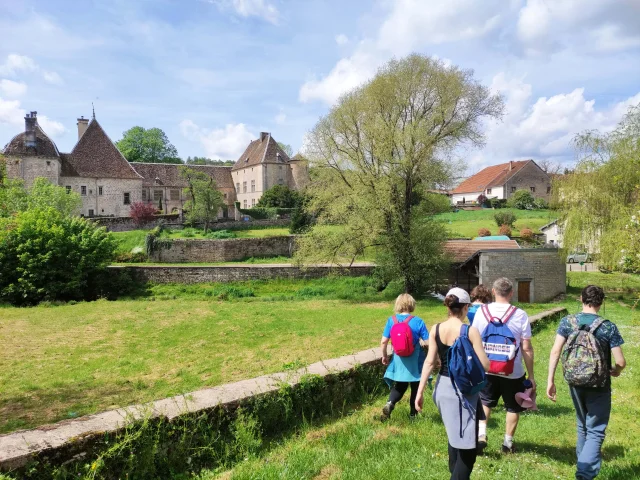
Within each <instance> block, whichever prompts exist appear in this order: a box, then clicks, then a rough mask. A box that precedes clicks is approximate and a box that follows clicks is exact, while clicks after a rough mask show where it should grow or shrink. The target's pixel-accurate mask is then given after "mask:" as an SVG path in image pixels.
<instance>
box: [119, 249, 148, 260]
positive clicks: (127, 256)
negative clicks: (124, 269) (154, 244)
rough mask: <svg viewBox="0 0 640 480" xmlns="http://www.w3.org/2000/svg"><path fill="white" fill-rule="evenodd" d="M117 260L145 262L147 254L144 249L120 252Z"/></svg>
mask: <svg viewBox="0 0 640 480" xmlns="http://www.w3.org/2000/svg"><path fill="white" fill-rule="evenodd" d="M115 260H116V262H118V263H143V262H146V261H147V254H146V253H145V252H144V251H135V252H134V251H131V252H126V253H120V254H118V255H117V256H116V259H115Z"/></svg>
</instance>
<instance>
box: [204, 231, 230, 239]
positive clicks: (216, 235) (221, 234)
mask: <svg viewBox="0 0 640 480" xmlns="http://www.w3.org/2000/svg"><path fill="white" fill-rule="evenodd" d="M236 237H237V235H236V234H235V232H230V231H229V230H215V231H212V232H209V233H207V238H213V239H216V240H225V239H227V238H236Z"/></svg>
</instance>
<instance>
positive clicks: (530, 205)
mask: <svg viewBox="0 0 640 480" xmlns="http://www.w3.org/2000/svg"><path fill="white" fill-rule="evenodd" d="M507 205H508V206H510V207H511V208H517V209H518V210H533V209H534V208H536V204H535V199H534V198H533V195H531V192H528V191H527V190H517V191H516V192H514V194H513V195H511V197H510V198H509V200H508V201H507Z"/></svg>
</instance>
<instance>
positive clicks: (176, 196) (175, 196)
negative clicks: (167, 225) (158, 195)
mask: <svg viewBox="0 0 640 480" xmlns="http://www.w3.org/2000/svg"><path fill="white" fill-rule="evenodd" d="M169 198H171V200H180V190H178V189H176V188H173V189H171V190H169Z"/></svg>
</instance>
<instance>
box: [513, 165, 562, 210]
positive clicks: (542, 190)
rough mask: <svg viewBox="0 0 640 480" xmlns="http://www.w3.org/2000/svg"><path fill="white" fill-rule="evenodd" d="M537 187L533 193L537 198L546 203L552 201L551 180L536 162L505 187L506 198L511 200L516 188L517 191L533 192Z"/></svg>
mask: <svg viewBox="0 0 640 480" xmlns="http://www.w3.org/2000/svg"><path fill="white" fill-rule="evenodd" d="M531 187H535V189H536V191H535V192H531V195H533V196H534V197H535V198H543V199H544V200H546V201H549V200H550V199H551V178H549V175H547V174H546V173H545V172H544V171H543V170H542V169H540V167H538V166H537V164H535V163H534V162H529V163H528V164H527V165H525V166H524V167H523V168H522V169H521V170H520V171H519V172H517V173H516V174H515V175H514V176H513V177H511V178H510V179H509V180H508V181H507V183H506V184H505V185H504V195H505V196H504V198H511V196H512V195H513V193H514V192H512V190H513V189H514V188H515V189H516V191H517V190H526V191H527V192H529V191H531V190H530V189H531Z"/></svg>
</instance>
